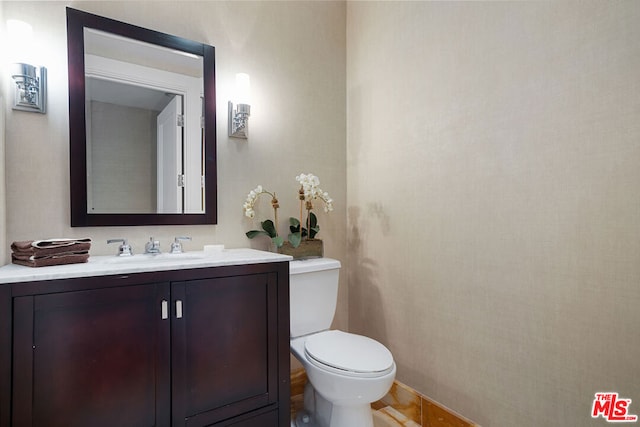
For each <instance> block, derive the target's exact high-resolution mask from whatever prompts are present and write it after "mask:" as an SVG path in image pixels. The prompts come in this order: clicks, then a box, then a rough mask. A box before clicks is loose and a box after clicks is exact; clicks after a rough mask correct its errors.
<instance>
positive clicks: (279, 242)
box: [271, 236, 284, 248]
mask: <svg viewBox="0 0 640 427" xmlns="http://www.w3.org/2000/svg"><path fill="white" fill-rule="evenodd" d="M271 241H273V244H274V245H276V248H279V247H280V246H282V244H283V243H284V239H283V238H282V237H280V236H276V237H272V238H271Z"/></svg>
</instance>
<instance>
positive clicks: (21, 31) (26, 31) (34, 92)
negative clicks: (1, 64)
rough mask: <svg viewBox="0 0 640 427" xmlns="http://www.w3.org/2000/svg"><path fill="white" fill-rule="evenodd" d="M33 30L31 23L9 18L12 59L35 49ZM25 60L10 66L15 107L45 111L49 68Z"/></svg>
mask: <svg viewBox="0 0 640 427" xmlns="http://www.w3.org/2000/svg"><path fill="white" fill-rule="evenodd" d="M32 32H33V30H32V27H31V25H29V24H28V23H26V22H24V21H19V20H17V19H9V20H7V33H8V36H9V37H8V38H9V43H8V45H9V46H8V48H9V51H10V52H11V53H10V59H12V60H13V61H15V60H16V59H18V60H24V55H28V54H29V53H30V52H31V51H32V50H33V47H34V46H33V39H32ZM10 62H11V61H10ZM16 62H17V61H16ZM25 62H26V61H25ZM25 62H22V61H20V62H17V63H14V64H11V65H10V68H9V71H10V74H11V78H12V79H13V80H14V83H15V88H14V91H13V94H14V95H13V109H14V110H24V111H32V112H37V113H44V112H45V109H46V105H47V69H46V68H44V67H36V66H34V65H31V64H27V63H25Z"/></svg>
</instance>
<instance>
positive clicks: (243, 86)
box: [228, 73, 251, 139]
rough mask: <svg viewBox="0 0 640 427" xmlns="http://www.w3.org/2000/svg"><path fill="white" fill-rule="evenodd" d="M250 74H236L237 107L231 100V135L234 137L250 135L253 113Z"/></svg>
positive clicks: (244, 137)
mask: <svg viewBox="0 0 640 427" xmlns="http://www.w3.org/2000/svg"><path fill="white" fill-rule="evenodd" d="M250 87H251V83H250V79H249V75H248V74H245V73H238V74H236V91H235V94H234V96H235V100H236V108H235V109H234V108H233V102H231V101H229V122H228V125H229V136H230V137H233V138H242V139H247V138H248V137H249V128H248V126H249V116H250V115H251V105H249V102H250V101H249V92H250Z"/></svg>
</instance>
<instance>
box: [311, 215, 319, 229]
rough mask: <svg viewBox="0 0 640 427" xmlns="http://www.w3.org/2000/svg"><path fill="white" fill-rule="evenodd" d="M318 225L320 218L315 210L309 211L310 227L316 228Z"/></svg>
mask: <svg viewBox="0 0 640 427" xmlns="http://www.w3.org/2000/svg"><path fill="white" fill-rule="evenodd" d="M317 225H318V218H317V217H316V214H314V213H313V212H309V228H315V227H316V226H317Z"/></svg>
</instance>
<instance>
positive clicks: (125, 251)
mask: <svg viewBox="0 0 640 427" xmlns="http://www.w3.org/2000/svg"><path fill="white" fill-rule="evenodd" d="M116 242H122V244H121V245H120V246H118V256H131V255H133V251H132V250H131V246H130V245H129V243H127V239H109V240H107V243H116Z"/></svg>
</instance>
